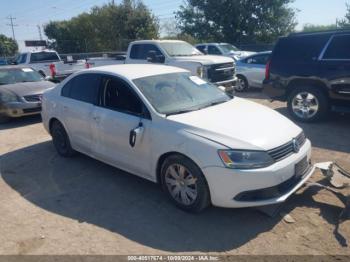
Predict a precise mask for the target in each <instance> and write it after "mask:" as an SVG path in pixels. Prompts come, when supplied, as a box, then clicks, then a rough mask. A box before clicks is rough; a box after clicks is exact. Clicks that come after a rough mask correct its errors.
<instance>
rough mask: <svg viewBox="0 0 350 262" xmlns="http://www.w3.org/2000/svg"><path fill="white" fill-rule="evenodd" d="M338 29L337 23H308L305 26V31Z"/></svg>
mask: <svg viewBox="0 0 350 262" xmlns="http://www.w3.org/2000/svg"><path fill="white" fill-rule="evenodd" d="M335 29H337V25H336V24H332V25H313V24H306V25H304V27H303V30H302V31H303V32H314V31H327V30H335Z"/></svg>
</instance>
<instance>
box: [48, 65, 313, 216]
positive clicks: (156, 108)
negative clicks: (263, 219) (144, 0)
mask: <svg viewBox="0 0 350 262" xmlns="http://www.w3.org/2000/svg"><path fill="white" fill-rule="evenodd" d="M228 112H229V114H230V117H229V118H227V114H228ZM42 118H43V123H44V126H45V128H46V130H47V131H48V132H49V133H50V134H51V136H52V139H53V144H54V145H55V147H56V149H57V152H58V153H59V154H60V155H62V156H64V157H70V156H72V155H73V154H74V152H75V151H79V152H82V153H84V154H87V155H89V156H91V157H93V158H96V159H98V160H101V161H103V162H106V163H108V164H111V165H113V166H115V167H118V168H121V169H123V170H125V171H128V172H131V173H133V174H136V175H138V176H140V177H143V178H145V179H148V180H151V181H153V182H157V183H160V184H161V185H162V187H163V188H164V190H165V192H166V194H167V195H168V196H169V198H170V199H171V200H172V201H173V202H174V203H175V204H176V205H177V206H179V207H180V208H182V209H184V210H189V211H200V210H203V209H204V208H206V207H207V206H208V205H209V204H210V203H212V204H213V205H215V206H220V207H228V208H235V207H250V206H260V205H269V204H276V203H281V202H283V201H285V200H286V199H287V198H288V197H289V196H290V195H291V194H293V193H294V192H295V191H296V190H297V189H298V188H299V187H300V186H302V185H303V184H304V183H305V181H306V180H307V179H308V178H309V177H310V176H311V175H312V173H313V171H314V168H313V167H312V166H311V165H310V157H311V144H310V141H309V140H308V139H306V137H305V135H304V133H303V132H302V130H301V129H300V128H299V127H298V126H296V125H295V124H294V123H293V122H292V121H290V120H288V119H287V118H285V117H284V116H282V115H281V114H279V113H277V112H276V111H274V110H271V109H269V108H267V107H264V106H262V105H259V104H256V103H253V102H250V101H247V100H244V99H241V98H238V97H232V96H229V95H227V93H225V92H223V91H222V90H221V89H220V88H218V87H217V86H215V85H213V84H210V83H208V82H206V81H204V80H202V79H201V78H199V77H197V76H192V74H191V72H190V71H187V70H184V69H181V68H177V67H170V66H162V65H148V66H144V65H116V66H106V67H98V68H94V69H89V70H87V71H83V72H79V73H77V74H75V75H73V76H71V77H69V78H68V79H66V80H65V81H64V82H62V83H61V84H59V85H58V86H57V87H56V88H54V89H52V90H50V91H48V92H46V93H45V94H44V97H43V112H42ZM276 126H278V129H276Z"/></svg>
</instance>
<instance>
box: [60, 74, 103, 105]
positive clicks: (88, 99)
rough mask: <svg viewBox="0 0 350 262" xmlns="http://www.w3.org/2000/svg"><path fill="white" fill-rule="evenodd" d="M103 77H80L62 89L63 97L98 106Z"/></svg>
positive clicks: (95, 75)
mask: <svg viewBox="0 0 350 262" xmlns="http://www.w3.org/2000/svg"><path fill="white" fill-rule="evenodd" d="M100 81H101V76H100V75H98V74H83V75H78V76H76V77H74V78H73V79H71V80H70V81H69V82H67V83H66V84H65V85H64V87H63V88H62V93H61V94H62V96H64V97H68V98H71V99H75V100H78V101H81V102H85V103H90V104H97V101H98V89H99V85H100Z"/></svg>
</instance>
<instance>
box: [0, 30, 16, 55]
mask: <svg viewBox="0 0 350 262" xmlns="http://www.w3.org/2000/svg"><path fill="white" fill-rule="evenodd" d="M17 52H18V45H17V43H16V41H14V40H13V39H12V38H9V37H7V36H5V35H2V34H0V56H3V57H8V56H14V55H15V54H16V53H17Z"/></svg>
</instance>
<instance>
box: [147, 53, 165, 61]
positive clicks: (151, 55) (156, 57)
mask: <svg viewBox="0 0 350 262" xmlns="http://www.w3.org/2000/svg"><path fill="white" fill-rule="evenodd" d="M147 61H148V62H150V63H156V64H163V63H164V62H165V57H164V56H163V55H157V52H156V51H149V52H148V54H147Z"/></svg>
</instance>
